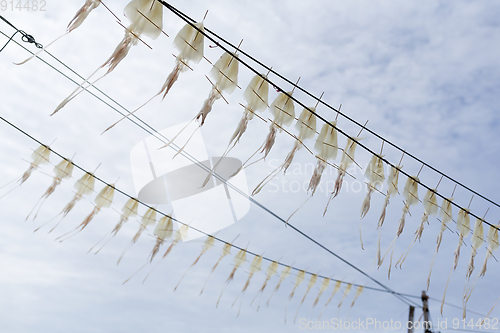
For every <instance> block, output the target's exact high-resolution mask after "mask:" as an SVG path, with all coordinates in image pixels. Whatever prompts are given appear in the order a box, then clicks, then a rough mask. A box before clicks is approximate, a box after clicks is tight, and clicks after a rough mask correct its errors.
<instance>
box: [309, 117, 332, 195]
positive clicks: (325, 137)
mask: <svg viewBox="0 0 500 333" xmlns="http://www.w3.org/2000/svg"><path fill="white" fill-rule="evenodd" d="M330 123H331V125H330V124H324V125H323V127H322V128H321V131H320V132H319V135H318V138H317V139H316V143H315V144H314V148H315V150H316V153H317V155H316V159H317V164H316V168H315V169H314V172H313V175H312V177H311V180H310V181H309V187H308V188H307V192H309V191H310V192H311V197H312V196H313V195H314V193H315V192H316V189H317V188H318V185H319V183H320V182H321V176H322V175H323V171H324V170H325V169H326V165H327V163H328V161H329V160H335V159H336V158H337V152H338V143H337V128H336V126H337V120H336V119H335V120H334V121H332V122H330Z"/></svg>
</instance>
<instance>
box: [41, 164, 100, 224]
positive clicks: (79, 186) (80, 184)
mask: <svg viewBox="0 0 500 333" xmlns="http://www.w3.org/2000/svg"><path fill="white" fill-rule="evenodd" d="M94 172H95V171H94ZM94 185H95V177H94V174H92V173H90V172H87V173H85V174H84V175H83V176H82V177H81V178H80V179H78V181H77V182H76V183H75V185H74V187H75V189H76V193H75V195H74V196H73V198H72V199H71V201H70V202H68V203H67V204H66V206H64V208H63V209H62V210H61V212H60V213H59V214H57V215H56V216H54V217H53V218H52V219H50V220H49V221H47V222H46V223H44V224H43V225H41V226H40V227H38V228H37V229H35V231H38V230H39V229H40V228H42V227H43V226H45V225H46V224H47V223H49V222H50V221H52V220H53V219H55V218H56V217H58V216H59V215H61V214H62V217H61V219H60V220H59V222H57V223H56V225H55V226H54V227H53V228H52V229H51V230H50V231H49V234H50V233H51V232H52V231H53V230H54V229H55V228H57V226H58V225H59V224H60V223H61V222H62V220H63V219H64V218H65V217H66V215H68V214H69V212H70V211H71V210H72V209H73V207H75V205H76V203H77V202H78V201H80V199H81V198H83V196H85V195H89V194H90V193H92V192H94Z"/></svg>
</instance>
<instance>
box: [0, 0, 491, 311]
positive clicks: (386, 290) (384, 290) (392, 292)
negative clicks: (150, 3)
mask: <svg viewBox="0 0 500 333" xmlns="http://www.w3.org/2000/svg"><path fill="white" fill-rule="evenodd" d="M159 2H161V3H162V4H163V5H166V6H167V8H168V7H169V6H170V5H168V4H166V3H164V2H163V1H159ZM169 9H171V8H169ZM172 9H174V10H175V11H177V10H176V9H175V8H173V7H172ZM172 9H171V10H172ZM174 13H176V14H177V12H174ZM179 13H181V14H182V15H184V16H186V15H185V14H183V13H182V12H179ZM0 18H2V19H3V20H4V21H6V20H5V19H4V18H3V17H1V16H0ZM181 18H182V17H181ZM186 18H188V19H190V18H189V17H188V16H186ZM184 20H185V21H186V19H184ZM190 20H191V21H193V20H192V19H190ZM6 23H8V24H9V25H11V26H12V24H10V22H8V21H6ZM188 23H189V22H188ZM12 27H13V28H14V29H16V28H15V27H14V26H12ZM205 30H206V31H208V32H210V33H212V34H213V35H214V36H217V35H216V34H215V33H213V32H211V31H210V30H209V29H205ZM0 32H1V33H2V34H3V35H4V36H6V37H8V36H7V35H5V34H4V33H3V32H2V31H0ZM18 32H22V31H18ZM16 33H17V32H16ZM27 36H29V38H31V40H32V41H26V40H24V38H25V36H24V34H23V41H25V42H30V43H35V45H36V46H37V47H38V48H41V45H40V44H37V43H36V42H34V38H33V37H32V36H30V35H27ZM205 36H206V35H205ZM13 37H14V36H12V37H10V39H9V42H10V40H12V38H13ZM206 37H207V38H209V39H211V38H210V37H208V36H206ZM217 37H218V38H220V39H221V40H222V41H223V42H225V43H227V44H228V45H231V46H233V47H234V45H232V44H230V43H229V42H227V41H225V40H224V39H222V38H221V37H219V36H217ZM26 38H28V37H26ZM211 40H212V41H213V42H216V41H215V40H213V39H211ZM14 42H15V43H16V44H18V45H19V46H21V47H23V48H24V49H25V50H27V49H26V48H25V47H24V46H22V45H20V44H19V43H18V42H16V41H14ZM216 43H217V42H216ZM38 45H40V46H38ZM222 48H223V47H222ZM235 48H236V47H235ZM224 50H226V49H224ZM27 51H28V52H30V53H32V52H31V51H29V50H27ZM226 51H227V50H226ZM238 51H239V52H241V53H242V54H244V55H246V56H247V57H249V58H250V59H252V60H254V61H255V62H257V63H258V64H259V65H261V66H263V67H264V68H267V69H269V68H268V67H266V66H265V65H263V64H262V63H260V62H259V61H257V60H255V59H254V58H252V57H251V56H250V55H248V54H247V53H245V52H243V51H241V50H238ZM46 52H47V51H46ZM47 53H48V54H49V55H50V56H51V57H52V58H54V59H55V60H57V61H58V62H59V63H60V64H62V65H63V66H64V67H66V68H67V69H69V70H70V71H71V72H73V73H74V74H76V75H77V76H79V77H80V78H81V79H83V77H82V76H81V75H79V74H78V73H76V72H75V71H74V70H73V69H71V68H70V67H69V66H67V65H66V64H65V63H63V62H62V61H60V60H59V59H58V58H56V57H54V56H53V55H52V54H50V53H49V52H47ZM40 60H41V61H43V62H44V63H46V64H47V65H48V66H50V67H51V68H53V69H54V70H56V71H57V72H59V73H60V74H62V75H63V76H65V77H66V78H68V79H69V80H71V81H72V82H73V83H75V84H78V83H77V82H76V81H74V80H72V79H71V78H69V77H68V76H67V75H66V74H64V73H62V72H61V71H59V70H58V69H57V68H55V67H54V66H52V65H50V64H49V63H47V62H46V61H44V60H43V59H40ZM240 62H241V63H243V64H245V63H244V62H242V61H240ZM245 65H246V64H245ZM246 66H247V67H248V68H250V69H251V70H253V71H254V72H255V73H257V72H256V71H255V70H254V69H253V68H251V67H249V66H248V65H246ZM269 70H270V71H271V72H273V73H274V74H276V75H277V76H279V77H280V78H282V79H284V80H285V81H287V82H288V83H291V84H294V83H292V82H291V81H289V80H287V79H286V78H285V77H283V76H281V75H280V74H279V73H277V72H275V71H273V70H271V69H269ZM257 74H258V73H257ZM268 82H270V83H271V84H273V85H274V83H272V82H271V81H268ZM93 87H94V88H95V89H96V90H97V91H98V92H100V93H101V94H103V95H104V96H106V97H107V98H109V99H110V100H111V101H112V102H114V103H115V104H117V105H118V106H119V107H121V108H122V109H124V110H125V111H127V112H129V111H128V110H127V109H126V108H124V107H123V106H122V105H120V104H119V103H118V102H116V101H115V100H114V99H112V98H111V97H109V96H108V95H107V94H105V93H104V92H102V91H101V90H100V89H98V88H97V87H95V86H93ZM278 88H279V87H278ZM297 88H298V89H299V90H301V91H303V92H305V93H306V94H307V95H309V96H311V97H312V98H314V99H316V100H319V99H318V98H317V97H314V96H313V95H312V94H311V93H309V92H308V91H306V90H304V89H302V88H300V87H298V86H297ZM87 92H89V93H90V94H91V95H93V96H94V97H96V98H97V99H99V100H100V101H101V102H103V103H105V104H106V105H108V106H109V107H111V108H112V109H114V110H115V111H116V112H118V113H120V114H121V115H123V113H121V112H120V111H119V110H117V109H116V108H114V107H113V106H111V105H110V104H109V103H107V102H105V101H104V100H103V99H101V98H100V97H98V96H97V95H95V94H93V93H92V92H90V91H88V90H87ZM289 97H290V98H291V99H293V100H294V101H295V102H297V103H298V104H299V105H301V106H303V107H304V108H306V109H308V108H307V107H305V106H304V105H303V104H302V103H301V102H300V101H297V100H296V99H294V98H293V97H291V96H289ZM319 101H320V102H321V103H322V104H323V105H326V106H327V107H329V108H330V109H332V110H334V111H336V112H338V113H339V114H341V115H342V116H344V117H345V118H347V119H348V120H350V121H351V122H353V123H355V124H356V125H358V126H363V125H361V124H359V123H358V122H356V121H355V120H353V119H351V118H349V117H348V116H347V115H345V114H343V113H340V112H339V111H338V110H336V109H335V108H333V107H331V106H330V105H328V104H326V103H325V102H323V101H321V100H319ZM308 110H309V109H308ZM309 111H311V110H309ZM129 113H130V112H129ZM316 116H317V117H318V118H319V119H321V120H322V121H324V122H325V123H328V121H326V120H325V119H324V118H322V117H321V116H319V115H317V114H316ZM134 117H135V116H134ZM0 118H1V117H0ZM135 118H136V119H137V120H138V121H140V122H141V123H143V124H144V125H146V126H147V127H149V128H151V129H152V130H153V131H154V132H155V133H157V134H159V133H158V132H157V131H156V130H154V128H152V127H151V126H149V125H148V124H147V123H145V122H144V121H142V120H141V119H140V118H138V117H135ZM1 119H2V120H4V121H5V119H3V118H1ZM131 121H132V120H131ZM132 122H133V123H134V124H136V125H137V126H139V127H141V128H142V129H143V130H145V131H147V132H148V133H149V134H151V135H153V134H152V133H151V132H149V131H148V130H147V129H145V128H143V127H142V126H141V125H139V124H138V123H136V122H134V121H132ZM9 124H10V123H9ZM329 124H330V123H329ZM330 125H331V124H330ZM331 126H333V125H331ZM14 127H15V126H14ZM364 128H365V130H367V132H369V133H371V134H373V135H375V136H376V137H378V138H380V139H381V140H383V141H384V142H387V143H388V144H390V145H391V146H393V147H395V148H397V149H398V150H400V151H403V150H402V149H401V148H399V147H398V146H396V145H395V144H393V143H391V142H390V141H387V140H386V139H384V138H383V137H381V136H380V135H378V134H377V133H375V132H373V131H371V130H369V129H368V128H366V127H364ZM16 129H17V128H16ZM338 130H339V129H338ZM339 132H341V133H342V134H344V135H345V136H347V137H349V136H348V135H347V134H346V133H344V132H343V131H341V130H339ZM23 133H24V134H26V135H28V134H27V133H25V132H23ZM33 139H34V138H33ZM34 140H35V141H37V140H36V139H34ZM37 142H38V141H37ZM360 146H362V147H363V148H364V149H366V150H367V151H369V152H371V153H372V154H375V153H374V152H372V151H371V150H370V149H369V148H367V147H365V146H363V145H361V144H360ZM54 153H56V152H54ZM56 154H57V153H56ZM57 155H58V156H60V157H62V156H61V155H59V154H57ZM406 155H408V156H410V157H412V158H413V159H415V160H417V161H418V162H421V163H422V164H424V165H425V166H427V167H429V168H430V169H432V170H433V171H435V172H437V173H439V174H441V175H443V176H444V177H446V178H448V179H450V180H451V181H453V182H455V183H456V184H458V185H460V186H462V187H464V188H465V189H467V190H469V191H471V192H472V193H474V194H476V195H478V196H479V197H481V198H483V199H485V200H487V201H489V202H491V203H493V204H494V205H496V206H499V205H498V204H497V203H495V202H492V201H491V200H490V199H488V198H486V197H484V196H482V195H481V194H479V193H477V192H475V191H474V190H472V189H469V188H468V187H466V186H465V185H463V184H461V183H459V182H457V181H455V180H454V179H452V178H450V177H449V176H447V175H446V174H444V173H442V172H440V171H439V170H436V169H435V168H433V167H432V166H430V165H428V164H426V163H425V162H423V161H421V160H420V159H418V158H416V157H415V156H413V155H411V154H408V153H406ZM62 158H64V157H62ZM384 161H385V162H386V163H387V164H389V165H392V164H391V163H390V162H388V161H386V160H384ZM75 165H76V164H75ZM77 167H78V166H77ZM78 168H79V169H81V170H83V171H85V170H84V169H82V168H80V167H78ZM402 173H403V174H405V175H407V176H409V175H408V174H406V173H405V172H402ZM95 178H96V179H98V180H100V181H101V182H103V183H104V184H107V183H106V182H104V181H102V180H101V179H99V178H97V177H95ZM420 184H421V185H422V186H424V187H426V188H428V187H427V186H425V185H424V184H422V183H420ZM428 189H429V188H428ZM117 191H118V192H120V193H122V194H124V195H126V196H128V197H130V196H129V195H127V194H126V193H124V192H122V191H120V190H117ZM438 195H439V194H438ZM440 196H441V195H440ZM441 197H442V198H444V197H443V196H441ZM130 198H131V197H130ZM248 199H249V200H250V201H252V198H248ZM254 203H255V202H254ZM141 204H143V205H145V206H146V207H149V206H147V205H146V204H144V203H142V202H141ZM256 204H257V205H258V206H260V204H258V203H256ZM455 206H457V207H459V206H458V205H456V204H455ZM499 207H500V206H499ZM149 208H151V207H149ZM459 208H461V207H459ZM265 210H267V209H265ZM268 212H269V213H271V215H273V216H275V217H276V218H278V219H280V220H281V221H283V220H282V219H281V218H280V217H278V216H276V215H275V214H274V213H272V212H271V211H268ZM159 213H160V214H163V213H162V212H159ZM163 215H165V214H163ZM470 215H472V216H475V215H474V214H472V213H471V214H470ZM475 217H477V216H475ZM174 220H176V219H174ZM176 221H177V222H179V223H181V224H184V223H183V222H181V221H178V220H176ZM485 223H487V224H489V223H488V222H486V221H485ZM489 225H491V224H489ZM291 227H292V229H294V230H295V231H296V232H298V233H299V234H301V235H302V236H304V237H306V238H308V239H309V240H310V241H312V242H314V243H316V244H317V245H318V246H320V247H322V248H324V249H325V250H327V251H328V252H331V251H329V250H328V249H327V248H326V247H324V246H322V245H321V244H320V243H318V242H317V241H315V240H314V239H312V238H311V237H309V236H308V235H306V234H305V233H303V232H302V231H300V230H298V229H297V228H295V227H293V226H291ZM193 229H194V230H196V229H195V228H193ZM197 231H199V232H202V231H200V230H197ZM202 233H204V232H202ZM204 234H205V235H208V234H206V233H204ZM216 239H217V240H218V241H220V242H224V243H226V242H225V241H224V240H221V239H218V238H216ZM233 247H234V248H236V249H240V250H243V248H240V247H238V246H235V245H233ZM245 251H246V252H247V253H249V254H251V255H254V256H257V254H255V253H253V252H251V251H247V250H245ZM331 254H333V255H335V254H334V253H333V252H331ZM335 256H336V255H335ZM337 258H338V259H340V260H342V261H343V262H345V263H346V264H348V265H350V263H349V262H347V261H344V260H343V259H342V258H341V257H337ZM263 259H264V260H267V261H273V260H272V259H270V258H267V257H263ZM279 264H280V265H282V266H288V265H286V264H283V263H279ZM351 267H353V268H355V267H354V266H351ZM292 269H294V270H296V271H299V270H300V269H299V268H296V267H292ZM355 269H357V268H355ZM306 273H307V274H313V273H311V272H307V271H306ZM366 276H368V275H366ZM318 277H320V278H327V277H325V276H321V275H318ZM329 279H330V280H332V281H340V280H336V279H331V278H329ZM340 282H342V283H345V284H349V283H348V282H345V281H340ZM352 285H353V286H360V285H357V284H352ZM382 286H383V285H382ZM384 287H385V286H384ZM365 289H371V290H374V291H381V292H387V293H391V294H394V295H400V296H407V297H420V296H414V295H408V294H401V293H396V292H394V291H390V290H389V289H378V288H373V287H365ZM433 300H435V301H438V300H436V299H433ZM445 304H447V305H449V306H452V307H457V308H460V307H458V306H455V305H452V304H450V303H445ZM468 312H471V313H475V314H479V313H477V312H474V311H470V310H468ZM479 315H481V314H479Z"/></svg>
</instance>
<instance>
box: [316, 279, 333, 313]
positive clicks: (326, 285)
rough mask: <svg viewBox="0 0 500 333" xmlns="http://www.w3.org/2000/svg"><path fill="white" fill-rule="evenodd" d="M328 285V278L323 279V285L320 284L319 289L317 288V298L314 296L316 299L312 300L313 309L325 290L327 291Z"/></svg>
mask: <svg viewBox="0 0 500 333" xmlns="http://www.w3.org/2000/svg"><path fill="white" fill-rule="evenodd" d="M329 285H330V278H326V277H325V278H323V283H321V287H320V288H319V292H318V296H316V299H315V300H314V303H313V308H314V307H315V306H316V304H318V302H319V298H320V297H321V295H323V293H324V292H325V290H326V289H328V286H329Z"/></svg>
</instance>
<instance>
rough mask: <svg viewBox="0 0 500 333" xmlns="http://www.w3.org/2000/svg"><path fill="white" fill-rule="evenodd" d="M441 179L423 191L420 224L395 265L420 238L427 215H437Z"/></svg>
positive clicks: (401, 260) (427, 219) (402, 260)
mask: <svg viewBox="0 0 500 333" xmlns="http://www.w3.org/2000/svg"><path fill="white" fill-rule="evenodd" d="M442 179H443V177H441V179H440V180H439V183H438V184H437V186H436V188H434V189H429V190H427V192H425V195H424V199H423V200H422V205H423V206H424V213H423V214H422V219H421V221H420V225H419V227H418V228H417V230H416V231H415V237H414V238H413V241H412V242H411V243H410V245H408V248H407V249H406V250H405V251H404V252H403V253H402V254H401V257H400V258H399V259H398V261H397V262H396V266H397V265H398V264H399V268H401V266H402V265H403V263H404V262H405V260H406V257H407V256H408V254H409V253H410V251H411V249H412V248H413V246H414V245H415V243H416V242H417V240H419V241H420V238H421V237H422V234H423V232H424V227H425V223H427V224H429V216H431V215H437V213H438V211H439V205H438V203H437V196H436V193H437V188H438V187H439V184H440V183H441V180H442Z"/></svg>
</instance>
